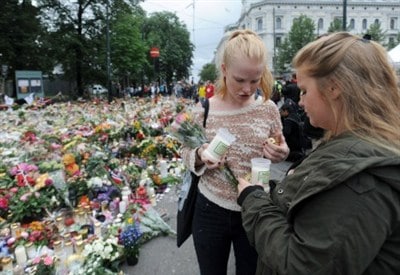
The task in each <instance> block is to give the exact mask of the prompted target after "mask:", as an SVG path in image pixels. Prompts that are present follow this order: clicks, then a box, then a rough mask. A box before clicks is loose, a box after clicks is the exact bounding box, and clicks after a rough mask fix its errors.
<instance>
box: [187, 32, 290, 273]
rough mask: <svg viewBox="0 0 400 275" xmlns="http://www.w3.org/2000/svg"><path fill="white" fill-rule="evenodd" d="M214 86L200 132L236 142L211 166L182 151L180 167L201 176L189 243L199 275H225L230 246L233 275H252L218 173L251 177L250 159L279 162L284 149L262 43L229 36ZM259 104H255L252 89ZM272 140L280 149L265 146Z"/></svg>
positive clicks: (231, 195) (232, 193) (199, 114)
mask: <svg viewBox="0 0 400 275" xmlns="http://www.w3.org/2000/svg"><path fill="white" fill-rule="evenodd" d="M219 57H220V59H218V63H217V64H219V65H217V68H219V81H218V83H217V86H216V91H215V95H214V96H213V97H211V98H210V99H209V106H210V108H209V115H208V119H207V127H206V129H205V133H206V136H207V138H208V140H210V141H211V140H212V139H213V137H214V136H215V135H216V132H217V130H218V129H219V128H221V127H223V128H227V129H228V130H229V132H230V133H231V134H233V135H234V136H235V137H236V141H235V142H234V143H233V144H232V145H231V146H230V147H229V150H228V152H227V153H226V155H225V158H222V159H221V160H220V161H217V162H215V161H212V160H211V159H210V158H209V157H207V155H206V153H205V150H206V148H207V146H208V144H207V143H206V144H203V145H202V146H201V147H198V148H196V149H190V148H188V147H183V148H182V152H181V156H182V159H183V162H184V164H185V165H186V167H187V168H188V169H190V170H191V171H192V172H194V173H195V174H196V175H199V176H201V177H200V181H199V185H198V196H197V200H196V206H195V211H194V217H193V241H194V246H195V250H196V255H197V259H198V263H199V267H200V274H202V275H213V274H215V275H219V274H221V275H222V274H226V272H227V263H228V259H229V254H230V250H231V246H232V245H233V250H234V254H235V263H236V274H237V275H244V274H245V275H250V274H255V271H256V263H257V253H256V251H255V249H254V247H252V246H251V245H250V244H249V241H248V239H247V237H246V234H245V231H244V229H243V227H242V220H241V217H240V206H239V205H238V204H237V202H236V197H237V188H236V186H234V185H233V184H231V183H230V182H229V181H228V180H227V178H226V177H225V175H224V172H223V171H222V170H221V169H219V168H220V167H221V166H222V165H224V163H225V162H227V163H228V165H229V167H230V169H231V170H232V172H233V174H234V176H235V177H236V178H238V177H243V176H245V175H247V174H249V173H250V172H251V165H250V159H251V158H255V157H265V158H268V159H270V160H271V161H272V162H274V163H276V162H280V161H283V160H284V159H285V158H286V157H287V155H288V154H289V148H288V146H287V144H286V142H285V138H284V136H283V134H282V124H281V120H280V115H279V110H278V108H277V107H276V105H275V103H274V102H272V101H271V100H269V98H270V94H271V90H272V85H273V78H272V74H271V72H270V71H269V70H268V67H267V52H266V48H265V45H264V42H263V41H262V39H261V38H260V37H259V36H257V34H255V33H254V32H252V31H250V30H238V31H234V32H233V33H232V34H231V35H230V37H229V38H228V39H227V41H226V42H225V43H224V46H223V51H222V52H221V53H220V55H219ZM258 88H260V90H261V91H262V92H263V98H264V100H256V99H255V97H254V94H255V93H256V91H257V89H258ZM193 112H194V117H195V119H196V121H197V122H198V123H199V124H202V119H203V112H204V110H203V108H201V105H199V104H198V105H197V108H194V110H193ZM270 137H274V138H275V139H276V140H277V141H279V144H273V143H271V142H269V141H268V139H269V138H270Z"/></svg>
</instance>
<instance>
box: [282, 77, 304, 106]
mask: <svg viewBox="0 0 400 275" xmlns="http://www.w3.org/2000/svg"><path fill="white" fill-rule="evenodd" d="M282 95H283V97H284V98H285V100H286V99H291V100H293V101H294V102H296V104H298V103H299V101H300V89H299V87H298V85H297V77H296V73H293V74H292V78H291V80H290V81H288V82H287V83H286V84H285V85H284V86H283V88H282Z"/></svg>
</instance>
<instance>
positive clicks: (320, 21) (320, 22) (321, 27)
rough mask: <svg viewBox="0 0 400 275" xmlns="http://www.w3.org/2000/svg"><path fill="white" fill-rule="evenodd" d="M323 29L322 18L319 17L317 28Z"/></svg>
mask: <svg viewBox="0 0 400 275" xmlns="http://www.w3.org/2000/svg"><path fill="white" fill-rule="evenodd" d="M323 29H324V19H322V18H320V19H318V30H323Z"/></svg>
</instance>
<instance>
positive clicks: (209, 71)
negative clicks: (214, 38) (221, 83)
mask: <svg viewBox="0 0 400 275" xmlns="http://www.w3.org/2000/svg"><path fill="white" fill-rule="evenodd" d="M199 76H200V80H202V81H207V80H211V81H212V82H214V81H215V80H216V79H217V68H216V67H215V64H214V63H207V64H204V66H203V68H202V69H201V72H200V75H199Z"/></svg>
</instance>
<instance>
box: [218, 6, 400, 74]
mask: <svg viewBox="0 0 400 275" xmlns="http://www.w3.org/2000/svg"><path fill="white" fill-rule="evenodd" d="M345 3H346V9H344V7H345ZM344 10H345V11H346V12H345V13H344ZM300 15H306V16H307V17H309V18H311V19H312V20H313V21H314V23H315V27H316V30H315V31H316V33H315V34H316V35H320V34H323V33H326V32H327V31H328V29H329V26H330V24H331V22H333V21H334V20H335V19H340V20H341V21H342V20H343V18H344V15H346V17H345V22H346V23H347V24H346V25H347V26H348V28H349V31H350V32H351V33H354V34H360V35H361V34H365V33H366V32H367V30H368V29H369V27H370V26H371V25H372V24H374V23H378V22H379V23H380V26H381V29H382V30H383V32H384V34H385V41H384V43H389V42H392V43H393V42H395V41H396V38H397V35H398V34H399V32H400V0H347V1H343V0H308V1H307V0H306V1H296V0H281V1H277V0H264V1H260V0H242V12H241V16H240V18H239V20H238V21H237V23H236V24H232V25H229V26H227V27H226V31H230V30H233V29H245V28H247V29H251V30H253V31H255V32H256V33H258V34H259V35H260V36H261V37H262V39H263V40H264V42H265V45H266V47H267V49H268V51H269V60H268V65H269V66H270V68H271V69H274V68H273V58H274V56H275V55H276V47H277V46H278V45H279V44H280V43H282V42H283V40H284V38H285V37H287V35H288V33H289V31H290V30H291V27H292V24H293V20H294V19H295V18H297V17H299V16H300Z"/></svg>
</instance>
